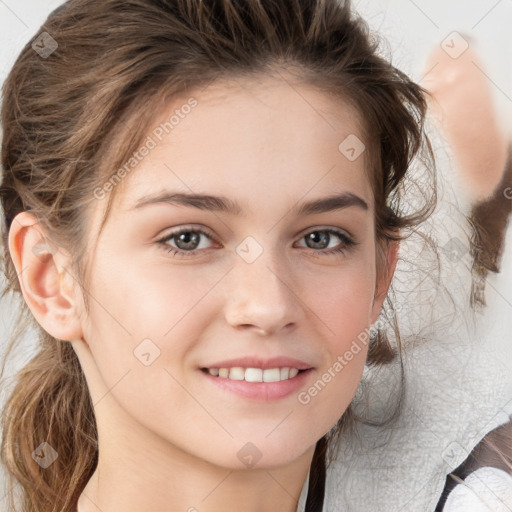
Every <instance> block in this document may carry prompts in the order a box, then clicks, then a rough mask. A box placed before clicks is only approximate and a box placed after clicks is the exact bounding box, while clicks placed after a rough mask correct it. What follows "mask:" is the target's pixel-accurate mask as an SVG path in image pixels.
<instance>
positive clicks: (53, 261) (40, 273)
mask: <svg viewBox="0 0 512 512" xmlns="http://www.w3.org/2000/svg"><path fill="white" fill-rule="evenodd" d="M8 245H9V252H10V255H11V258H12V261H13V263H14V266H15V268H16V272H17V274H18V279H19V282H20V287H21V290H22V293H23V298H24V299H25V302H26V303H27V305H28V307H29V308H30V311H31V312H32V314H33V315H34V317H35V319H36V320H37V322H38V323H39V324H40V325H41V327H42V328H43V329H44V330H45V331H46V332H48V333H49V334H50V335H51V336H53V337H54V338H56V339H59V340H66V341H71V340H73V339H77V338H80V337H81V336H82V329H81V323H80V320H79V314H78V309H77V300H76V299H77V297H75V289H76V286H74V283H75V279H74V278H73V276H72V275H71V274H70V273H69V271H68V270H67V269H66V266H67V265H68V264H69V259H68V258H66V257H65V256H64V255H63V254H61V252H60V251H58V250H57V249H56V248H55V247H52V246H51V244H50V242H49V237H48V236H47V235H46V230H45V228H44V227H43V226H42V225H41V223H39V222H38V220H37V218H36V217H35V216H34V215H32V214H30V213H28V212H21V213H19V214H18V215H16V217H15V218H14V219H13V221H12V224H11V228H10V230H9V237H8Z"/></svg>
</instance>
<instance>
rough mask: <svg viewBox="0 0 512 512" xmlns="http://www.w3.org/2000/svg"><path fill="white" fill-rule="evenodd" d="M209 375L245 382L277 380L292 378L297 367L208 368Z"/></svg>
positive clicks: (296, 371) (296, 372)
mask: <svg viewBox="0 0 512 512" xmlns="http://www.w3.org/2000/svg"><path fill="white" fill-rule="evenodd" d="M208 373H209V374H210V375H215V376H216V377H222V378H225V379H232V380H246V381H247V382H279V381H280V380H288V379H293V377H295V376H296V375H297V374H298V373H299V370H298V369H297V368H268V369H266V370H262V369H261V368H241V367H239V366H236V367H234V368H208Z"/></svg>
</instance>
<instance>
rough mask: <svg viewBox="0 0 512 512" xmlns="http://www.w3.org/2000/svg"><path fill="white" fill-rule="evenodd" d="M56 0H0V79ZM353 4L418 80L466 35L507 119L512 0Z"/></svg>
mask: <svg viewBox="0 0 512 512" xmlns="http://www.w3.org/2000/svg"><path fill="white" fill-rule="evenodd" d="M120 1H122V0H120ZM61 3H62V2H61V0H0V83H2V82H3V80H4V78H5V76H6V75H7V73H8V72H9V69H10V68H11V66H12V65H13V63H14V61H15V59H16V57H17V55H18V53H19V52H20V50H21V48H22V46H23V45H24V44H26V43H27V42H28V41H30V40H32V38H34V37H35V36H36V35H37V34H39V32H40V30H39V29H40V26H41V24H42V23H44V20H45V18H46V16H47V15H48V14H49V13H50V12H51V11H52V10H53V9H55V8H56V7H57V6H59V5H60V4H61ZM354 4H355V6H356V7H357V9H358V10H359V11H360V12H361V13H362V14H363V15H364V16H365V18H366V19H367V20H368V21H369V23H370V25H371V26H372V27H373V28H375V29H377V30H378V31H379V32H381V33H382V34H383V35H384V36H385V38H386V39H387V41H388V42H389V50H390V51H391V53H392V55H393V63H394V64H395V65H396V66H398V67H399V68H401V69H402V70H404V71H405V72H407V73H409V74H410V75H411V76H412V77H413V78H414V79H415V80H417V81H419V82H420V83H421V80H422V78H423V76H424V75H425V72H426V70H425V59H426V57H427V55H428V53H429V52H430V51H431V50H432V49H433V48H434V47H435V46H437V45H439V44H440V43H441V42H442V41H443V40H444V39H445V38H446V37H447V36H448V35H449V34H450V33H451V32H453V31H454V30H456V31H458V32H460V33H461V34H467V35H469V36H471V37H472V38H473V39H474V40H475V44H476V48H477V49H478V50H479V52H480V55H481V57H482V59H483V61H484V62H485V66H486V74H487V75H488V78H489V80H490V82H491V84H492V89H493V91H494V93H495V99H496V104H497V105H498V108H499V109H500V111H501V114H502V117H503V118H504V119H507V118H508V119H512V115H511V114H512V42H511V37H510V34H511V33H512V1H511V0H414V1H413V0H384V1H380V2H377V1H375V0H374V1H372V2H370V1H369V0H359V1H356V2H354ZM468 108H470V107H469V106H468ZM510 288H512V282H511V283H510ZM510 288H509V289H510ZM0 307H1V308H2V309H1V310H0V351H1V350H2V349H3V346H4V345H5V342H6V340H7V336H8V332H9V330H10V320H11V318H12V316H13V315H12V309H11V308H10V306H9V305H8V304H7V303H6V302H2V303H0ZM32 347H33V342H32V341H31V340H30V339H28V341H26V342H25V344H24V345H22V346H21V349H20V350H19V351H18V352H17V354H16V362H15V364H14V365H13V367H12V369H11V372H13V371H15V370H16V367H17V365H21V364H22V363H23V362H24V361H26V359H27V358H28V357H29V356H30V351H31V349H32ZM0 391H1V390H0ZM0 475H1V473H0ZM0 480H1V478H0ZM2 495H3V492H2V486H0V511H3V510H4V509H3V508H2V503H4V501H3V499H2ZM5 510H7V509H5Z"/></svg>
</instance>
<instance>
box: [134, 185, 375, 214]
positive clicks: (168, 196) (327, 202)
mask: <svg viewBox="0 0 512 512" xmlns="http://www.w3.org/2000/svg"><path fill="white" fill-rule="evenodd" d="M160 203H164V204H177V205H183V206H189V207H193V208H198V209H199V210H207V211H215V212H222V213H229V214H231V215H243V209H242V207H241V206H240V204H239V203H238V202H236V201H233V200H231V199H229V198H227V197H223V196H212V195H208V194H191V193H183V192H170V191H164V192H161V193H159V194H156V195H149V196H143V197H141V198H140V199H139V200H138V201H137V203H136V204H135V206H134V207H133V208H131V210H134V209H138V208H142V207H144V206H148V205H154V204H160ZM350 206H355V207H357V208H361V209H362V210H368V209H369V207H368V203H367V202H366V201H365V200H364V199H362V198H361V197H359V196H357V195H355V194H353V193H352V192H343V193H342V194H335V195H331V196H327V197H323V198H321V199H314V200H311V201H307V202H304V203H300V204H298V205H297V206H296V207H295V208H293V210H292V211H293V212H294V213H295V214H296V215H297V216H299V217H302V216H306V215H313V214H318V213H326V212H332V211H336V210H342V209H344V208H348V207H350Z"/></svg>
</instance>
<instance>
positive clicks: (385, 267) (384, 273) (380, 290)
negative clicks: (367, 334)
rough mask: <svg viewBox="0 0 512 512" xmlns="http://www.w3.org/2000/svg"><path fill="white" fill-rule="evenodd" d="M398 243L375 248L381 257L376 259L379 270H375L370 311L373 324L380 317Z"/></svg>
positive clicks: (392, 273)
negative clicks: (374, 285)
mask: <svg viewBox="0 0 512 512" xmlns="http://www.w3.org/2000/svg"><path fill="white" fill-rule="evenodd" d="M399 247H400V241H394V240H391V241H389V240H388V241H386V245H385V246H377V250H378V251H381V252H382V255H379V256H380V257H379V258H377V261H380V262H381V268H380V269H377V283H376V289H375V296H374V299H373V306H372V311H371V323H372V324H373V323H375V322H376V321H377V318H378V317H379V315H380V312H381V309H382V304H383V303H384V300H385V298H386V295H387V293H388V290H389V285H390V284H391V280H392V279H393V275H394V273H395V269H396V263H397V261H398V249H399Z"/></svg>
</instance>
